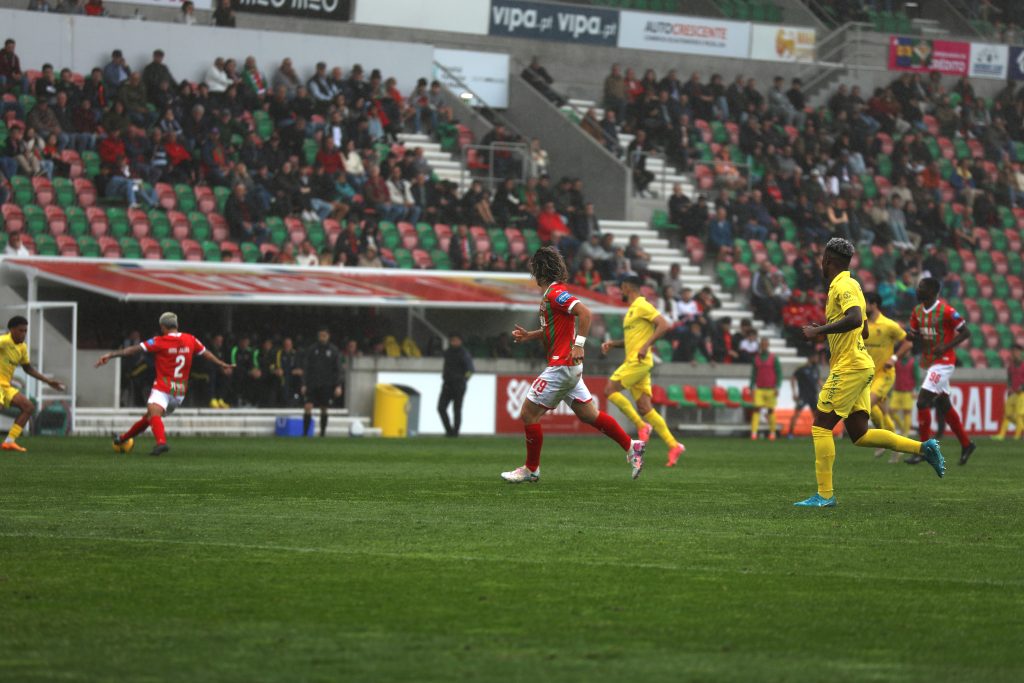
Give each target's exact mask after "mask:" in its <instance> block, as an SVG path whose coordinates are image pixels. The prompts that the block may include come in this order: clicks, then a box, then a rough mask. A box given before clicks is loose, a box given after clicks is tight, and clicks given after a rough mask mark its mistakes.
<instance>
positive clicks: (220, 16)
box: [213, 0, 235, 28]
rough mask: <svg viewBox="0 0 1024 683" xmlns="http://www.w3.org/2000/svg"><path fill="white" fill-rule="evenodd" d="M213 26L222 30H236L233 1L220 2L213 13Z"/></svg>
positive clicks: (221, 0)
mask: <svg viewBox="0 0 1024 683" xmlns="http://www.w3.org/2000/svg"><path fill="white" fill-rule="evenodd" d="M213 25H214V26H219V27H221V28H235V11H234V10H233V9H232V8H231V0H220V1H219V2H218V3H217V9H215V10H214V11H213Z"/></svg>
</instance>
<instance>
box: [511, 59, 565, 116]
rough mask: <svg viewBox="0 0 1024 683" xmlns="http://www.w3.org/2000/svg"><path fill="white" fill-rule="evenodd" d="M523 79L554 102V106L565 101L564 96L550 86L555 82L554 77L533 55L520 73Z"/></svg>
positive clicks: (560, 104)
mask: <svg viewBox="0 0 1024 683" xmlns="http://www.w3.org/2000/svg"><path fill="white" fill-rule="evenodd" d="M521 76H522V77H523V80H525V81H526V82H527V83H529V84H530V85H531V86H533V88H534V89H536V90H537V92H539V93H540V94H541V95H543V96H544V97H545V98H546V99H548V100H550V101H551V102H554V103H555V106H558V107H560V106H562V105H563V104H564V103H565V98H563V97H562V96H561V95H559V94H558V93H557V92H555V90H554V89H553V88H552V87H551V84H552V83H554V82H555V79H553V78H552V77H551V74H549V73H548V70H547V69H545V68H544V67H543V66H541V63H540V59H539V58H538V57H533V58H532V59H531V60H530V64H529V66H527V67H526V68H525V69H523V72H522V74H521Z"/></svg>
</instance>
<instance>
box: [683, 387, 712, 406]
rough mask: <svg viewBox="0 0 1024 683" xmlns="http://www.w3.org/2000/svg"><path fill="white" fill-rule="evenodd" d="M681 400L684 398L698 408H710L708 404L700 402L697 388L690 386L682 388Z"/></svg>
mask: <svg viewBox="0 0 1024 683" xmlns="http://www.w3.org/2000/svg"><path fill="white" fill-rule="evenodd" d="M683 398H685V399H686V400H687V401H689V402H690V403H693V404H695V405H696V406H697V407H698V408H710V407H711V404H710V403H707V402H705V401H702V400H701V399H700V397H699V396H698V395H697V387H694V386H691V385H689V384H687V385H686V386H685V387H683Z"/></svg>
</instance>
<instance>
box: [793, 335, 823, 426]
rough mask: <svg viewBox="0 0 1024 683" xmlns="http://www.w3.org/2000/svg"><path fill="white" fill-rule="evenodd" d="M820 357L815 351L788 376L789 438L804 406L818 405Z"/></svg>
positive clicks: (812, 406)
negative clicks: (790, 389) (790, 388)
mask: <svg viewBox="0 0 1024 683" xmlns="http://www.w3.org/2000/svg"><path fill="white" fill-rule="evenodd" d="M819 360H820V357H819V355H818V352H817V351H815V352H813V353H811V355H809V356H808V357H807V362H806V363H805V364H803V365H801V366H800V367H798V368H797V369H796V370H795V371H794V372H793V376H792V377H791V378H790V382H791V383H792V385H793V403H794V406H793V417H791V418H789V438H791V439H792V438H793V427H794V426H796V421H797V418H799V417H800V413H801V412H803V409H804V408H810V409H811V415H812V416H813V415H814V408H815V406H817V405H818V389H819V387H821V368H820V367H819V366H818V362H819Z"/></svg>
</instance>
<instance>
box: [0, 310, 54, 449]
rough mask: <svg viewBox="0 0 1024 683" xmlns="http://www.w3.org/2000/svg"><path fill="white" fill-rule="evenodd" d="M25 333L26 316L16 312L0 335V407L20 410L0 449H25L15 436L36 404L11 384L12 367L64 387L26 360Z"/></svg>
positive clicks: (50, 384) (52, 384)
mask: <svg viewBox="0 0 1024 683" xmlns="http://www.w3.org/2000/svg"><path fill="white" fill-rule="evenodd" d="M27 335H28V320H26V319H25V318H23V317H22V316H20V315H16V316H14V317H13V318H11V319H10V320H8V321H7V334H2V335H0V409H4V410H6V409H7V408H10V407H11V406H14V407H15V408H17V409H18V410H20V411H21V413H19V414H18V417H16V418H14V424H13V425H11V429H10V431H9V432H7V438H6V439H4V442H3V443H2V444H0V450H4V451H17V452H19V453H25V452H26V451H27V450H28V449H27V448H24V447H22V446H19V445H18V437H19V436H21V432H22V430H23V429H25V425H27V424H28V420H29V418H30V417H32V413H34V412H35V411H36V407H35V405H34V404H33V403H32V401H30V400H29V398H28V396H26V395H25V394H23V393H21V392H20V391H18V390H17V389H15V388H14V387H13V386H11V379H12V378H13V377H14V370H15V369H16V368H18V367H19V366H20V367H21V369H22V370H24V371H25V374H26V375H28V376H29V377H35V378H36V379H37V380H39V381H40V382H44V383H46V384H48V385H49V386H50V388H52V389H56V390H57V391H64V385H63V384H61V383H60V382H58V381H57V380H55V379H50V378H49V377H47V376H46V375H44V374H42V373H41V372H39V371H38V370H36V369H35V368H34V367H32V363H30V362H29V360H28V344H26V343H25V337H26V336H27Z"/></svg>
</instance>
